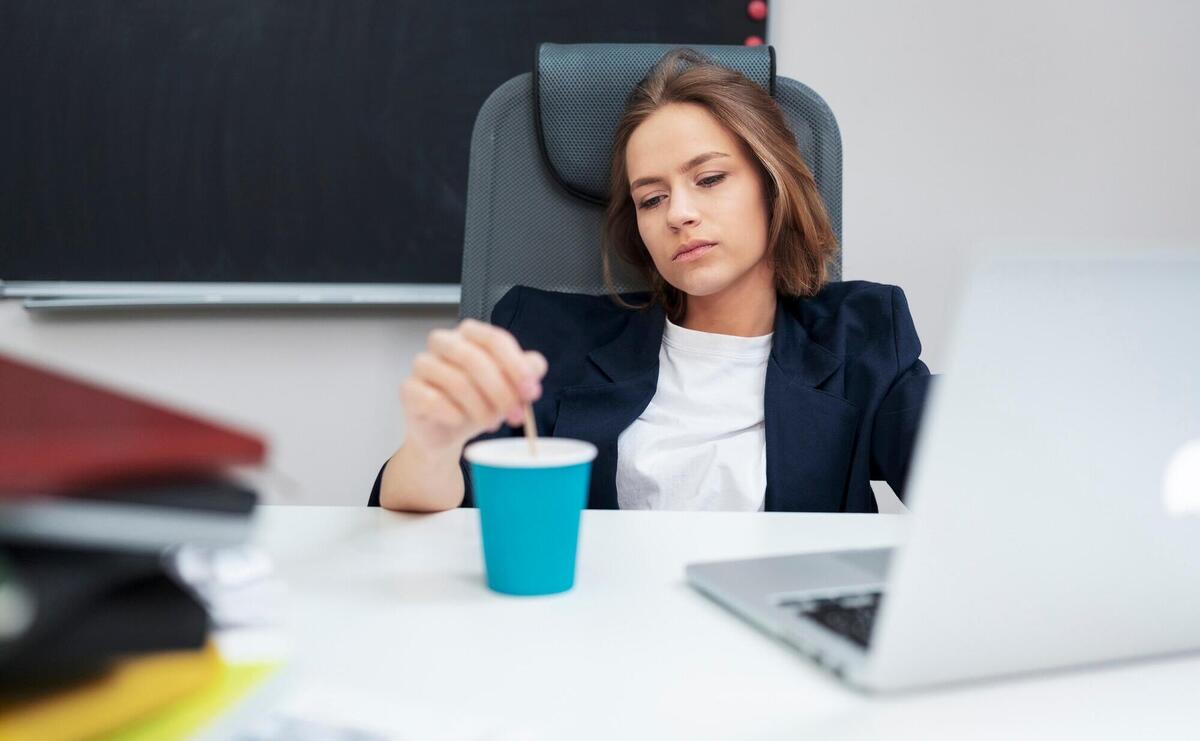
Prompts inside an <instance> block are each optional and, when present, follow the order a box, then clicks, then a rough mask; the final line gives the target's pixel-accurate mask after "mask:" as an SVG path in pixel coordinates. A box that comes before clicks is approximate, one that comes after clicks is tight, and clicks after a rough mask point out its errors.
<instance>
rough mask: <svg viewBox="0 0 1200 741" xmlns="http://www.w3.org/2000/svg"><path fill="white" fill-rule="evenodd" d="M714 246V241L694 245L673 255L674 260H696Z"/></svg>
mask: <svg viewBox="0 0 1200 741" xmlns="http://www.w3.org/2000/svg"><path fill="white" fill-rule="evenodd" d="M716 246H717V245H716V243H715V242H714V243H713V244H705V245H701V246H699V247H696V248H694V249H690V250H688V251H687V252H680V253H679V254H678V255H676V256H675V260H674V262H688V261H690V260H698V259H700V258H701V257H704V255H706V254H708V252H709V251H710V250H712V248H713V247H716Z"/></svg>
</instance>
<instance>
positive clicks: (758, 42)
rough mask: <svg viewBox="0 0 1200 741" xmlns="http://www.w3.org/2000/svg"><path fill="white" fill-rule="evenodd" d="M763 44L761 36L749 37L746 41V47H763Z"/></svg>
mask: <svg viewBox="0 0 1200 741" xmlns="http://www.w3.org/2000/svg"><path fill="white" fill-rule="evenodd" d="M762 43H763V40H762V37H760V36H747V37H746V41H745V44H746V46H762Z"/></svg>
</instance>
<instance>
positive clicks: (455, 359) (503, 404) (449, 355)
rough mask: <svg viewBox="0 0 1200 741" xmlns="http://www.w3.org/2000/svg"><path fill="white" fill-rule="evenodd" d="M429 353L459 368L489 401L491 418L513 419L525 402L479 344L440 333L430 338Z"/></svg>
mask: <svg viewBox="0 0 1200 741" xmlns="http://www.w3.org/2000/svg"><path fill="white" fill-rule="evenodd" d="M429 348H430V352H431V353H433V354H435V355H436V356H437V357H439V358H441V359H442V360H444V361H445V362H447V363H449V364H451V365H454V366H456V367H458V368H460V369H461V370H462V371H463V373H465V374H466V376H467V377H468V378H469V379H470V380H471V381H472V382H473V383H474V384H475V387H476V388H477V389H478V390H479V391H480V392H481V393H482V395H483V396H484V397H485V398H486V399H487V401H488V404H489V406H490V408H491V412H492V417H494V418H499V417H501V416H508V418H509V421H510V422H511V420H512V417H511V414H509V410H511V409H512V408H513V406H514V405H519V404H521V403H523V402H524V398H523V397H522V395H521V391H520V389H519V388H517V387H515V386H514V385H513V384H512V383H511V382H510V381H509V379H508V378H507V376H506V375H505V374H504V372H503V370H502V369H501V367H500V365H499V363H498V362H497V360H496V359H495V358H494V357H493V356H492V355H491V354H489V352H488V351H487V350H486V349H485V348H484V347H482V346H480V345H479V344H476V343H475V342H472V341H471V340H469V339H468V338H466V337H465V336H464V335H462V334H461V333H458V332H438V333H436V334H431V335H430V338H429Z"/></svg>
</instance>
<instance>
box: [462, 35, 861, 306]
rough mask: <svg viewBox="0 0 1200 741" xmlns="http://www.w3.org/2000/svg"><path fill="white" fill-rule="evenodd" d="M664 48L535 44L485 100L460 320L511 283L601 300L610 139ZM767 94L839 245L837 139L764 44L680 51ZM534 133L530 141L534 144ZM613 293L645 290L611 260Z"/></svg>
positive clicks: (475, 153)
mask: <svg viewBox="0 0 1200 741" xmlns="http://www.w3.org/2000/svg"><path fill="white" fill-rule="evenodd" d="M673 48H676V47H675V46H672V45H664V44H542V45H541V46H540V47H539V49H538V65H537V67H536V71H535V73H527V74H523V75H519V76H517V77H514V78H512V79H511V80H509V81H508V82H506V83H504V84H503V85H501V86H500V87H498V88H497V89H496V90H495V92H493V93H492V94H491V96H489V97H488V99H487V101H485V102H484V104H483V107H482V108H481V109H480V111H479V115H478V116H477V118H476V120H475V129H474V132H473V134H472V137H471V158H470V171H469V174H468V182H467V214H466V233H465V236H464V244H463V271H462V303H461V305H460V308H459V316H460V317H463V318H465V317H473V318H475V319H481V320H484V321H486V320H487V319H488V318H489V317H490V316H491V312H492V306H493V305H494V304H495V303H496V302H497V301H498V300H500V297H501V296H503V295H504V294H505V293H506V292H507V291H508V289H509V288H511V287H512V286H514V285H518V284H519V285H526V286H533V287H536V288H543V289H546V290H552V291H568V292H574V293H591V294H601V293H604V292H606V288H605V285H604V280H603V277H602V272H601V270H602V269H601V261H600V243H601V228H602V221H603V216H604V199H605V194H606V192H607V189H608V186H607V183H608V177H609V171H608V162H609V158H610V156H611V152H612V137H613V133H614V132H615V130H616V125H617V122H618V120H619V119H620V115H621V112H622V111H623V110H624V106H625V101H626V99H627V97H628V95H629V93H630V92H631V91H632V90H633V88H634V86H635V85H636V84H637V83H638V81H639V80H641V79H642V78H643V77H645V75H646V73H647V72H648V71H649V70H650V68H651V67H653V66H654V64H655V63H656V62H657V61H658V60H659V59H660V58H662V56H663V55H664V54H666V53H667V52H668V51H670V50H671V49H673ZM690 48H692V49H695V50H696V51H699V52H701V53H703V54H705V55H706V56H708V57H709V58H711V59H713V61H715V62H717V63H719V64H722V65H724V66H726V67H730V68H732V69H736V70H738V71H740V72H742V73H743V74H745V75H746V76H747V77H749V78H750V79H751V80H753V81H754V82H756V83H758V84H759V85H762V86H763V88H764V89H766V90H768V91H769V92H771V93H772V95H773V96H774V98H775V100H776V102H778V103H779V105H780V107H781V108H782V109H783V111H784V113H785V114H786V115H787V118H788V121H789V123H790V124H791V127H792V131H793V132H794V133H795V136H796V143H797V145H798V146H799V149H800V152H801V154H802V155H803V156H804V160H805V162H807V163H808V166H809V168H810V169H812V171H813V176H814V178H815V179H816V182H817V187H818V189H819V190H820V192H821V195H822V196H823V197H824V199H825V206H826V209H827V210H828V212H829V217H830V220H831V222H832V226H833V231H834V234H835V235H836V236H837V238H838V243H839V248H838V251H837V253H836V254H835V255H834V256H833V258H832V259H831V261H830V264H829V279H830V280H833V281H836V280H841V265H842V256H841V247H840V243H841V236H842V142H841V135H840V133H839V132H838V127H837V121H836V119H834V117H833V113H832V112H831V111H830V110H829V106H828V105H826V104H825V101H824V100H822V99H821V97H820V96H819V95H817V94H816V93H815V92H813V90H812V89H810V88H809V87H807V86H805V85H803V84H801V83H799V82H796V81H795V80H791V79H788V78H786V77H778V78H777V77H776V76H775V63H774V49H773V48H772V47H769V46H760V47H742V46H703V45H701V46H691V47H690ZM539 133H540V136H539ZM615 267H616V268H617V269H616V278H617V289H618V290H619V291H621V292H625V291H636V290H644V289H645V288H646V285H645V284H644V283H643V282H642V281H641V280H640V279H639V278H638V277H637V276H636V275H635V274H634V273H633V271H632V270H629V269H628V268H627V267H626V266H625V265H624V264H622V263H620V262H619V261H617V263H616V264H615Z"/></svg>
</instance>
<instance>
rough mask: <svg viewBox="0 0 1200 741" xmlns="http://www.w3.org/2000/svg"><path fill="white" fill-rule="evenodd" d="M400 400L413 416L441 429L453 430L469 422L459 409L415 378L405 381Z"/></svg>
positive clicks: (410, 377)
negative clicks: (434, 424) (439, 426)
mask: <svg viewBox="0 0 1200 741" xmlns="http://www.w3.org/2000/svg"><path fill="white" fill-rule="evenodd" d="M400 399H401V401H402V402H404V407H405V408H406V409H408V410H409V412H411V413H412V415H413V416H415V417H417V418H419V419H422V420H427V421H430V422H434V423H436V424H438V425H441V426H442V427H446V428H450V429H454V428H457V427H462V426H463V425H465V424H466V423H467V422H468V421H469V420H468V419H467V415H466V413H465V412H464V411H463V410H462V408H461V407H459V406H458V405H457V404H455V403H454V402H452V401H450V399H449V398H447V397H446V395H445V394H443V393H442V392H441V391H439V390H438V389H436V388H434V387H433V386H430V385H429V384H427V383H425V382H424V381H422V380H421V379H420V378H418V377H417V376H409V377H408V379H407V380H405V382H404V384H403V386H401V388H400Z"/></svg>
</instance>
